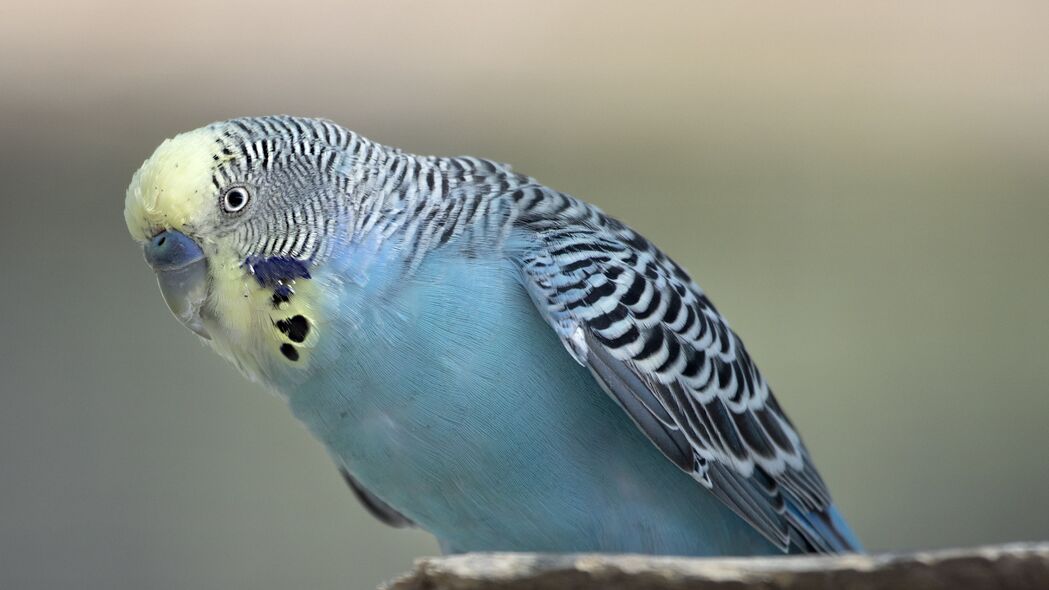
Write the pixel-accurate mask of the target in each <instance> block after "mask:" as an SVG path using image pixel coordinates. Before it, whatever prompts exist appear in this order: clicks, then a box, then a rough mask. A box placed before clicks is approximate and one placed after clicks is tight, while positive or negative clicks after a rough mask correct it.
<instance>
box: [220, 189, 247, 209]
mask: <svg viewBox="0 0 1049 590" xmlns="http://www.w3.org/2000/svg"><path fill="white" fill-rule="evenodd" d="M250 200H251V194H250V193H249V192H248V189H246V188H244V187H242V186H235V187H232V188H230V189H229V190H227V191H226V192H225V193H224V194H223V195H222V209H223V210H225V211H226V213H236V212H237V211H240V210H241V209H243V208H245V207H247V206H248V201H250Z"/></svg>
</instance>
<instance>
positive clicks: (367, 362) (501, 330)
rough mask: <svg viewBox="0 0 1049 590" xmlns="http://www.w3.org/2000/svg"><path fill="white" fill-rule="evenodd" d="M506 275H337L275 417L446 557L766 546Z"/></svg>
mask: <svg viewBox="0 0 1049 590" xmlns="http://www.w3.org/2000/svg"><path fill="white" fill-rule="evenodd" d="M515 272H516V271H515V270H514V269H513V268H512V267H511V265H510V264H509V263H507V262H505V261H501V260H483V259H476V258H475V259H467V258H465V257H463V256H461V255H458V254H457V255H455V256H454V257H451V256H449V257H440V256H436V255H434V256H431V257H430V258H429V259H428V260H427V261H426V262H425V263H424V264H423V266H422V267H421V268H420V269H419V270H418V271H417V272H416V273H415V274H414V275H413V276H412V278H410V279H407V280H401V279H399V278H397V277H394V276H389V277H387V276H385V274H384V272H383V271H382V269H381V267H379V268H377V269H373V271H372V273H371V276H370V277H369V278H368V280H367V281H363V282H361V284H352V282H347V284H345V285H343V286H342V287H341V291H340V293H339V298H338V300H339V303H338V305H337V306H336V308H335V309H331V310H328V311H327V316H328V318H329V319H328V320H327V321H326V322H324V323H323V324H322V325H321V326H320V328H321V330H322V332H321V334H322V336H321V338H322V340H321V344H320V348H319V349H318V353H319V354H317V355H315V358H318V359H324V360H323V363H324V366H323V367H321V368H320V370H316V371H314V374H313V376H312V377H310V378H309V379H308V380H307V381H306V382H304V383H302V384H300V385H297V386H295V387H294V388H293V389H291V390H290V391H286V393H288V395H289V399H290V403H291V407H292V410H293V411H294V412H295V414H296V416H298V417H299V418H300V419H301V420H302V421H303V422H305V423H306V424H307V425H308V427H309V428H310V429H311V430H312V431H313V432H314V434H315V435H316V436H317V437H318V438H320V439H321V440H322V441H323V442H324V443H325V444H326V445H327V447H328V449H329V451H330V452H331V454H332V455H333V456H334V457H335V459H336V460H337V461H338V462H339V463H341V464H342V465H344V466H345V467H346V468H347V469H348V470H349V471H350V472H351V473H353V474H354V476H355V477H356V478H357V480H358V481H359V482H361V484H362V485H363V486H364V487H366V488H367V489H368V490H370V491H371V492H372V493H374V494H375V495H376V496H378V497H380V498H382V499H383V500H384V501H386V502H387V503H388V504H390V505H391V506H393V507H394V508H396V509H397V510H399V511H400V512H402V513H404V514H405V515H406V516H408V517H409V518H411V519H412V520H414V521H415V522H416V523H418V524H419V525H420V526H422V527H423V528H425V529H427V530H429V531H430V532H431V533H433V534H434V535H435V536H437V537H438V539H440V540H441V541H442V542H443V543H444V545H445V546H446V547H448V548H450V549H451V550H453V551H473V550H485V551H495V550H505V551H548V552H586V551H600V552H641V553H665V554H682V555H724V554H756V553H775V552H776V550H775V549H774V548H773V547H772V545H770V544H769V543H768V542H766V541H765V540H764V539H763V538H762V537H761V536H760V535H758V534H757V533H756V532H754V531H753V529H751V527H750V526H749V525H747V524H746V523H744V522H743V521H742V520H741V519H740V518H739V517H738V516H736V515H735V514H734V513H732V512H731V511H730V510H729V509H727V508H726V507H724V505H723V504H722V503H721V502H720V501H718V500H717V499H716V498H714V497H713V496H712V495H711V494H710V493H709V492H708V491H707V490H705V489H704V488H703V487H702V486H701V485H700V484H698V483H697V482H695V481H694V480H693V479H692V478H691V477H690V476H689V475H688V474H686V473H684V472H682V471H681V470H679V469H678V468H677V467H675V466H674V465H672V464H671V463H670V462H669V461H668V460H667V459H666V458H664V457H663V456H662V455H661V454H660V453H659V451H658V450H657V449H656V448H655V447H654V446H653V445H652V444H651V443H650V442H649V441H648V440H647V439H646V438H645V437H644V435H643V434H642V433H641V432H640V431H639V430H638V429H637V428H636V427H635V426H634V424H633V423H631V422H630V420H629V419H628V418H627V416H626V414H625V413H624V412H623V411H622V410H621V409H620V408H619V407H618V406H617V405H616V404H615V402H614V401H613V400H612V399H611V398H610V397H609V396H608V395H607V394H605V393H604V392H603V391H602V390H601V389H600V387H599V386H598V385H597V384H596V382H595V381H594V379H593V378H592V377H591V375H590V373H589V372H588V371H587V370H586V369H585V368H584V367H581V366H579V365H578V364H577V363H576V362H575V361H574V360H573V359H572V358H571V357H570V356H569V354H568V353H567V352H566V351H565V350H564V348H563V347H562V345H561V343H560V342H559V341H558V340H557V338H556V336H555V335H554V333H553V331H552V330H551V329H550V328H549V327H548V326H547V325H546V324H545V322H544V321H543V320H542V318H540V317H539V315H538V313H537V312H536V310H535V308H534V306H533V305H532V303H531V301H530V300H529V299H528V296H527V294H526V293H525V291H524V289H523V288H522V286H521V285H520V284H519V282H518V280H517V277H516V274H515Z"/></svg>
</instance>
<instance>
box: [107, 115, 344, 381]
mask: <svg viewBox="0 0 1049 590" xmlns="http://www.w3.org/2000/svg"><path fill="white" fill-rule="evenodd" d="M360 141H362V140H360V139H359V138H358V137H357V136H355V135H353V134H352V133H350V132H348V131H346V130H345V129H342V128H341V127H338V126H336V125H334V124H332V123H330V122H327V121H321V120H315V119H300V118H292V117H266V118H255V119H235V120H231V121H226V122H222V123H215V124H212V125H209V126H207V127H202V128H200V129H196V130H194V131H190V132H187V133H183V134H181V135H178V136H176V137H174V138H172V139H168V140H166V141H164V142H163V143H162V144H161V145H160V146H159V147H158V148H157V149H156V151H155V152H154V153H153V155H152V156H150V157H149V159H147V160H146V161H145V162H144V163H143V164H142V167H141V168H139V170H138V171H137V172H136V173H135V175H134V177H133V178H132V180H131V184H130V186H129V187H128V190H127V196H126V199H125V203H124V219H125V221H126V222H127V226H128V230H129V231H130V233H131V236H132V237H133V238H134V239H135V240H137V241H138V242H140V243H141V244H142V246H143V250H144V254H145V258H146V262H147V263H149V265H150V266H151V267H152V268H153V270H154V271H155V272H156V274H157V280H158V282H159V284H160V290H161V292H162V293H163V295H164V300H165V301H166V302H167V305H168V307H169V308H170V309H171V311H172V312H173V313H174V314H175V316H176V317H177V318H178V319H179V321H181V322H182V323H183V324H184V325H185V326H186V327H188V328H189V329H190V330H192V331H194V332H196V333H197V334H198V335H200V336H201V337H203V338H206V339H209V340H211V341H212V344H213V345H214V346H215V347H216V349H218V350H219V352H221V353H223V354H224V355H225V356H227V357H230V358H232V359H233V360H234V361H235V363H236V364H238V365H239V366H241V368H242V370H245V372H248V373H253V376H256V377H257V376H258V375H257V373H258V371H257V370H255V367H257V366H258V367H265V366H266V365H267V364H273V363H293V364H300V365H301V364H302V363H304V362H305V360H306V358H305V355H306V353H307V352H308V350H309V348H310V346H311V342H313V341H314V340H315V338H316V334H315V332H316V330H314V329H313V328H314V327H315V325H316V320H315V319H313V318H312V316H313V314H314V311H315V309H314V308H315V307H316V305H315V301H311V295H310V293H309V290H310V278H311V273H312V272H314V268H315V265H317V264H319V263H320V261H322V260H323V259H324V258H325V257H326V256H328V255H329V253H330V251H331V249H332V248H333V247H334V245H335V244H334V242H336V241H337V237H336V236H339V235H344V234H345V225H346V223H347V222H348V219H349V218H350V216H351V215H350V214H349V212H348V211H347V208H348V207H350V201H351V200H350V199H347V198H346V195H347V194H350V193H351V192H352V190H353V185H354V182H355V177H354V175H353V173H352V170H353V168H354V167H353V166H352V163H353V161H354V159H355V154H354V151H355V150H354V147H355V145H356V142H360ZM356 180H357V181H359V178H358V179H356ZM249 341H250V342H252V343H258V342H261V343H262V348H261V349H258V350H257V348H258V347H257V346H254V345H252V346H249V345H247V344H246V343H247V342H249ZM269 356H272V357H273V358H272V359H271V358H268V357H269ZM254 357H260V358H254ZM261 357H266V358H261Z"/></svg>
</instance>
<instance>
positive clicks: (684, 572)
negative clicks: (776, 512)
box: [385, 542, 1049, 590]
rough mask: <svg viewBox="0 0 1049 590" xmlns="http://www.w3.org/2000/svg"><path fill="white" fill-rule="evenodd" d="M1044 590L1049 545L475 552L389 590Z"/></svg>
mask: <svg viewBox="0 0 1049 590" xmlns="http://www.w3.org/2000/svg"><path fill="white" fill-rule="evenodd" d="M730 588H731V589H733V590H745V589H748V588H760V589H761V590H781V589H782V590H787V589H790V590H801V589H806V590H807V589H810V588H826V589H842V590H850V589H863V590H875V589H881V588H887V589H888V588H891V589H903V590H934V589H935V590H939V589H944V590H956V589H970V588H972V589H984V588H988V589H998V588H1003V589H1004V588H1008V589H1010V590H1011V589H1017V590H1019V589H1028V588H1030V589H1040V590H1046V589H1049V542H1047V543H1030V544H1020V543H1018V544H1011V545H998V546H989V547H977V548H973V549H950V550H945V551H929V552H918V553H905V554H885V555H843V556H818V557H808V556H802V557H769V558H731V559H690V558H682V557H650V556H644V555H535V554H527V553H520V554H514V553H491V554H485V553H476V554H466V555H456V556H451V557H432V558H426V559H421V560H419V561H417V562H416V564H415V567H414V569H413V570H412V571H411V572H410V573H408V574H406V575H405V576H403V577H401V578H399V579H396V580H393V581H392V582H390V583H389V584H388V585H386V586H385V589H386V590H555V589H556V590H664V589H665V590H722V589H730Z"/></svg>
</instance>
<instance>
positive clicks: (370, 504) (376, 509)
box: [339, 467, 415, 529]
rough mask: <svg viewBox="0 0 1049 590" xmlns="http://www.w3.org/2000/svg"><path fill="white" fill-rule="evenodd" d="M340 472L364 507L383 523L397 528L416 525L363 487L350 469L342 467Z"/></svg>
mask: <svg viewBox="0 0 1049 590" xmlns="http://www.w3.org/2000/svg"><path fill="white" fill-rule="evenodd" d="M339 473H340V474H341V475H342V478H343V479H344V480H346V485H348V486H350V489H351V490H353V495H354V496H357V500H359V501H360V503H361V504H363V505H364V508H365V509H366V510H367V511H368V512H370V513H371V515H372V516H374V517H375V518H378V519H379V520H380V521H382V522H383V524H387V525H390V526H392V527H394V528H397V529H400V528H405V527H410V526H415V523H414V522H412V521H411V520H409V519H408V517H407V516H405V515H403V514H401V513H400V512H397V510H396V509H394V508H393V507H392V506H390V505H389V504H387V503H386V502H383V501H382V500H380V499H379V498H377V497H376V496H375V495H373V494H372V493H371V492H369V491H368V490H366V489H364V488H363V487H361V484H359V483H358V482H357V480H356V479H354V477H353V476H352V475H350V472H349V471H346V470H345V469H343V468H342V467H340V468H339Z"/></svg>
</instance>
